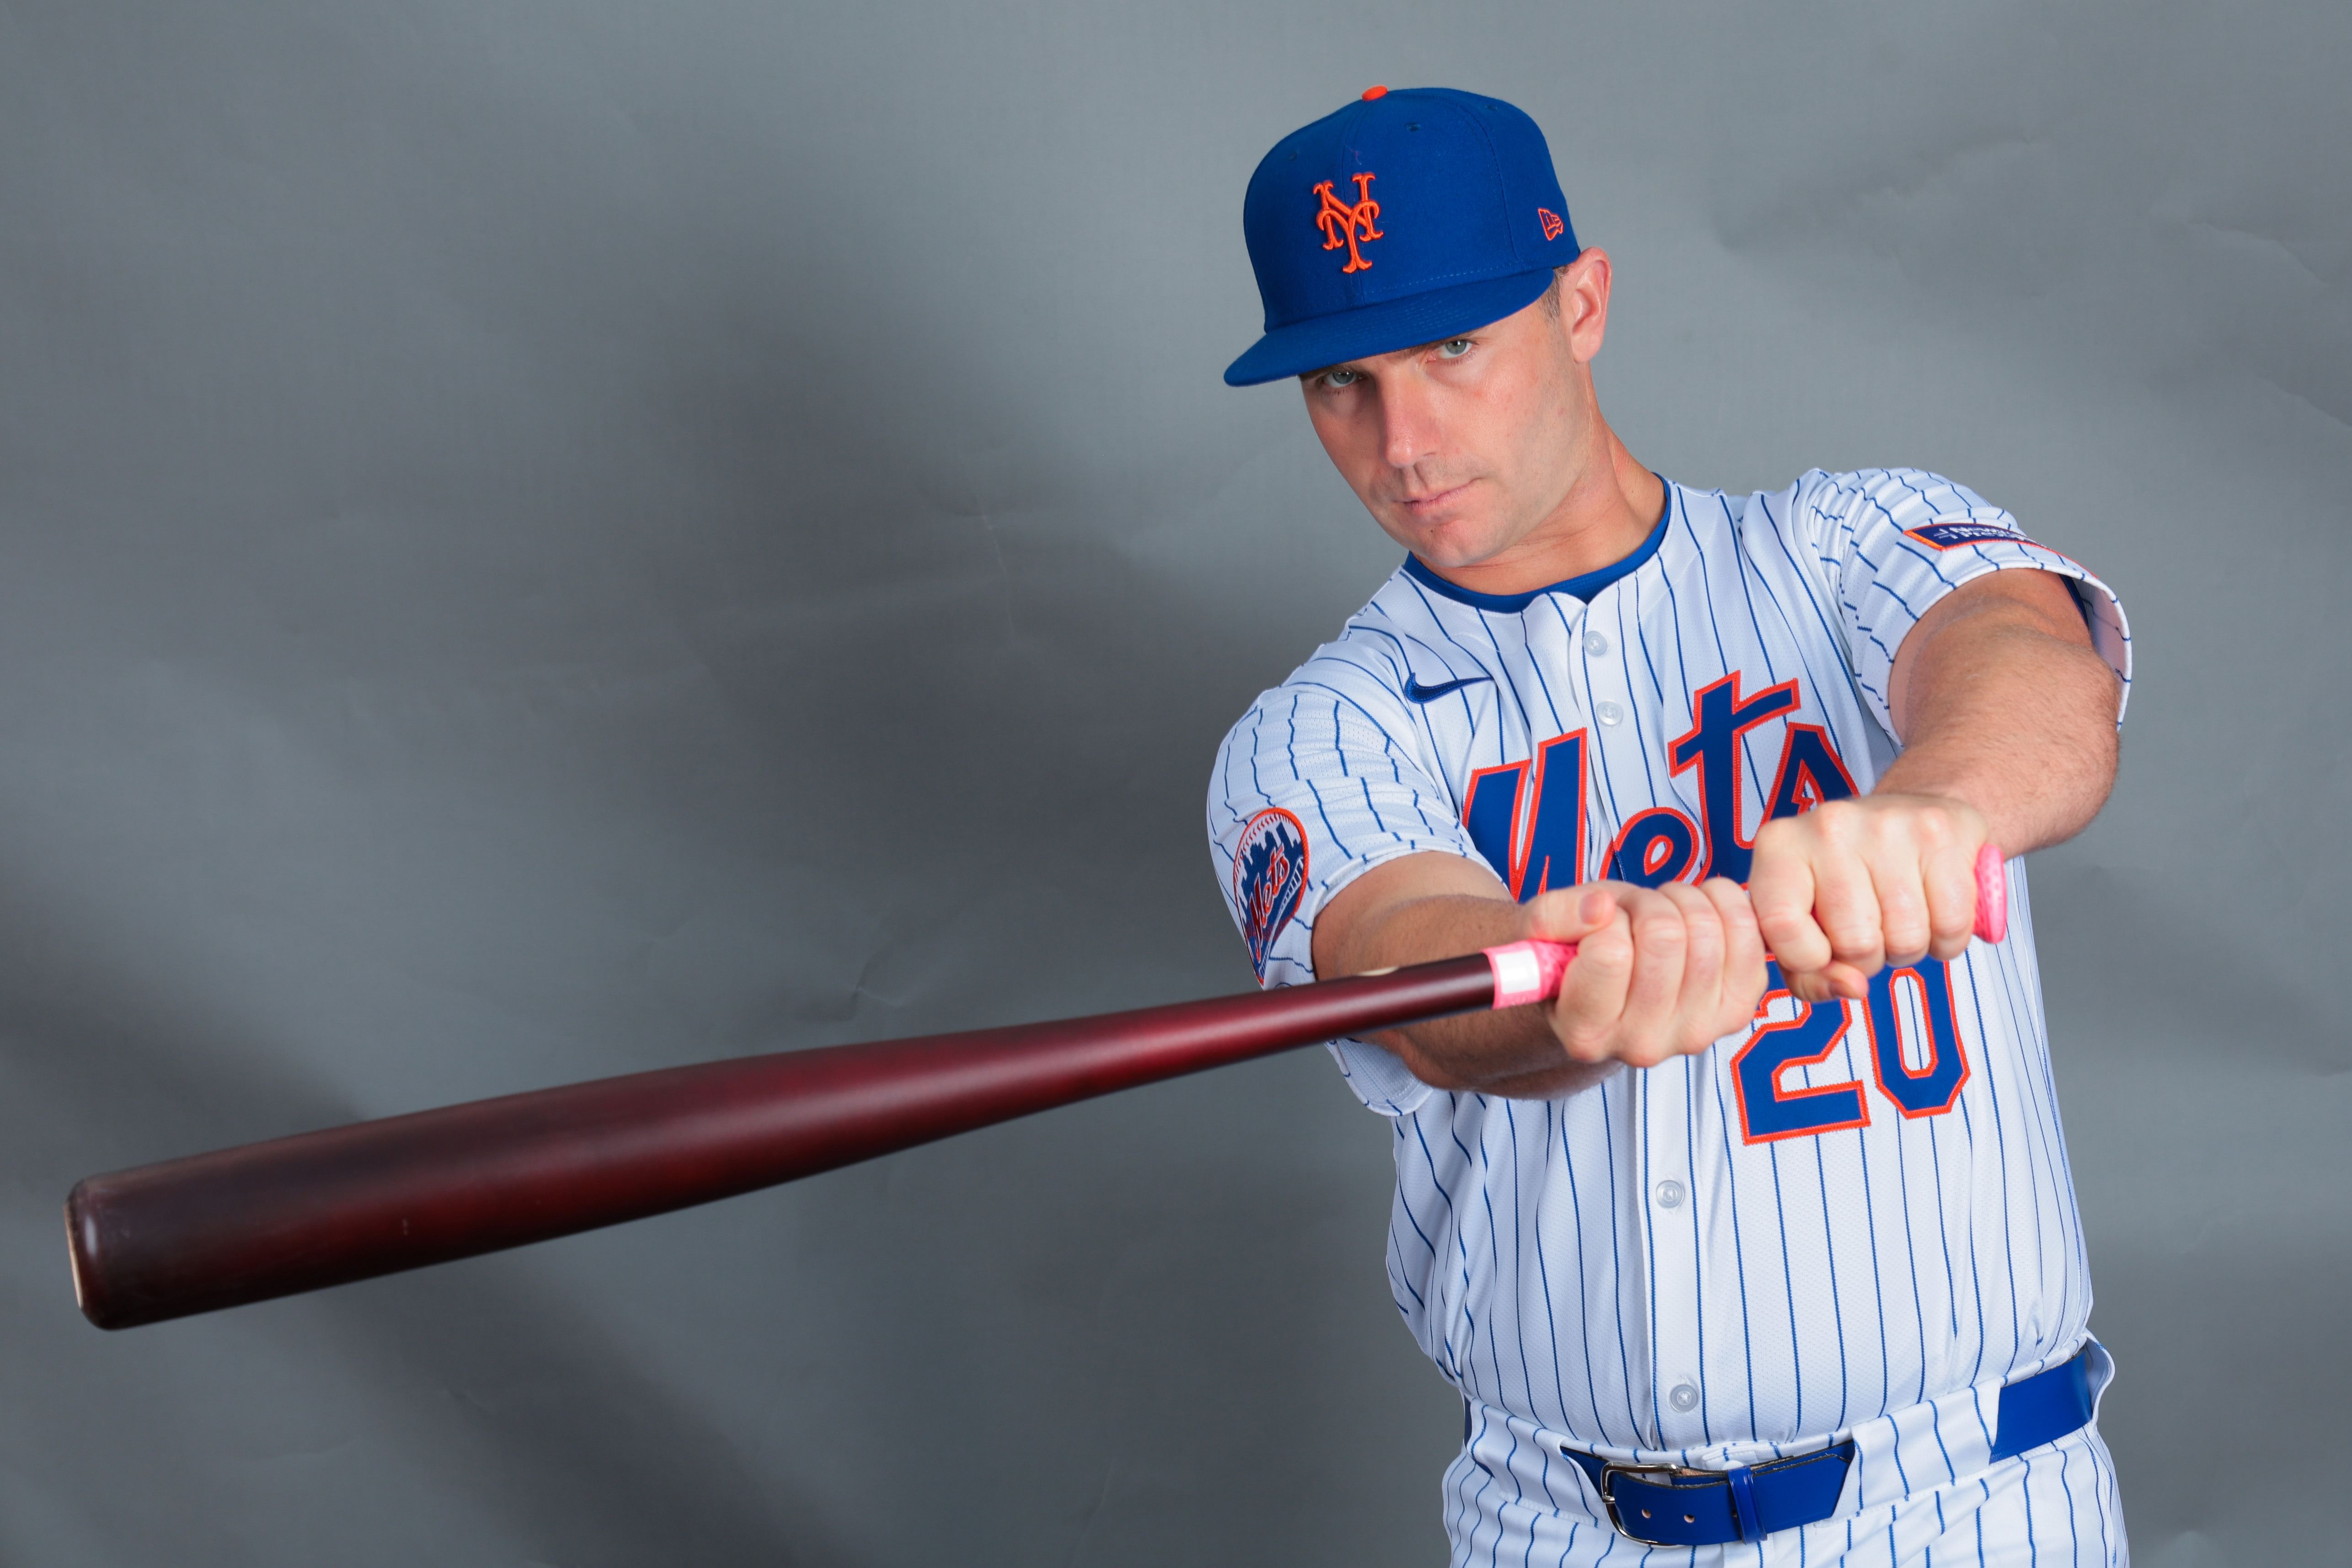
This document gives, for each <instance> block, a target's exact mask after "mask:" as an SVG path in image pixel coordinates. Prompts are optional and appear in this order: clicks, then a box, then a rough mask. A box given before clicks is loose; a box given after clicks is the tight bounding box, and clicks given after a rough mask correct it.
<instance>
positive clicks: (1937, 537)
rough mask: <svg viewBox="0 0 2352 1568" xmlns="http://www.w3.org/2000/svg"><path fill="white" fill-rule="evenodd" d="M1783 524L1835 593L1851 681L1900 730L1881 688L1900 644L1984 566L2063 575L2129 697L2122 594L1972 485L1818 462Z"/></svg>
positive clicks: (1913, 472) (1890, 727) (1911, 471)
mask: <svg viewBox="0 0 2352 1568" xmlns="http://www.w3.org/2000/svg"><path fill="white" fill-rule="evenodd" d="M1788 526H1789V527H1790V530H1791V531H1794V532H1795V533H1796V534H1797V535H1798V536H1799V537H1798V539H1797V541H1796V542H1797V544H1798V545H1799V546H1800V548H1801V549H1803V550H1805V551H1806V552H1809V554H1810V556H1811V561H1812V563H1815V564H1816V565H1817V567H1818V569H1819V571H1820V573H1821V576H1822V584H1823V585H1824V587H1825V588H1826V589H1827V590H1828V592H1829V593H1830V595H1832V598H1833V599H1834V600H1835V602H1836V604H1837V606H1838V611H1839V619H1840V621H1841V623H1842V630H1843V633H1844V636H1845V638H1846V644H1847V651H1848V657H1849V662H1850V663H1851V665H1852V667H1853V672H1854V679H1855V681H1856V683H1857V684H1858V685H1859V686H1860V687H1861V689H1862V692H1863V695H1864V698H1865V699H1866V700H1868V701H1869V703H1870V707H1871V711H1872V712H1873V713H1874V715H1875V716H1876V717H1877V719H1878V721H1879V723H1881V724H1882V725H1884V726H1885V728H1886V731H1887V732H1888V733H1889V734H1892V733H1894V731H1895V720H1894V715H1893V714H1892V713H1891V712H1890V711H1889V710H1888V708H1887V698H1886V693H1887V690H1888V689H1889V684H1890V681H1891V679H1892V677H1893V674H1894V669H1895V649H1897V648H1899V647H1902V646H1903V638H1904V637H1906V635H1907V634H1908V633H1909V632H1910V630H1911V627H1912V626H1914V625H1915V624H1916V622H1917V621H1918V619H1919V617H1920V616H1924V615H1926V614H1927V608H1928V606H1929V605H1933V604H1935V603H1936V602H1937V600H1939V599H1941V598H1942V597H1943V596H1944V595H1947V594H1948V593H1950V592H1951V591H1952V590H1953V589H1955V588H1957V587H1958V586H1959V585H1960V584H1963V583H1967V582H1969V581H1970V580H1972V579H1974V578H1977V577H1981V576H1983V575H1984V574H1987V573H1989V572H2017V571H2027V572H2051V573H2054V574H2057V575H2059V576H2061V577H2064V578H2066V579H2068V581H2069V582H2070V584H2072V586H2073V588H2074V597H2075V599H2076V601H2077V602H2078V603H2079V604H2080V605H2081V606H2082V610H2083V619H2084V623H2085V624H2086V625H2087V626H2089V627H2090V632H2091V645H2092V647H2095V648H2096V649H2097V650H2098V652H2099V655H2100V657H2101V658H2105V660H2106V661H2107V663H2108V665H2109V666H2111V667H2112V668H2114V670H2115V672H2116V677H2117V679H2120V680H2121V681H2122V683H2123V691H2122V697H2121V699H2120V700H2119V701H2118V703H2117V706H2116V721H2117V722H2118V723H2120V722H2122V721H2123V704H2124V703H2126V702H2128V701H2129V700H2130V698H2131V630H2130V627H2129V626H2128V624H2127V623H2126V621H2125V619H2124V608H2123V602H2122V601H2121V600H2119V599H2118V598H2116V595H2115V591H2114V590H2113V589H2111V588H2109V587H2108V586H2107V585H2106V584H2105V583H2102V582H2100V581H2099V580H2098V579H2097V578H2096V577H2094V576H2093V575H2091V574H2090V572H2089V571H2088V570H2086V569H2085V568H2084V566H2083V565H2082V563H2079V562H2077V561H2074V560H2073V559H2071V558H2069V557H2067V556H2064V555H2062V554H2060V553H2059V552H2056V551H2055V550H2052V549H2050V548H2049V547H2048V546H2047V545H2043V544H2039V543H2036V542H2034V541H2033V540H2032V539H2029V538H2027V537H2026V535H2025V533H2024V531H2022V530H2021V529H2020V528H2019V527H2018V525H2017V520H2016V519H2015V518H2013V517H2011V515H2010V514H2009V513H2008V512H2006V511H2004V510H2001V509H2000V507H1997V506H1994V505H1993V504H1992V503H1991V502H1990V501H1988V500H1985V499H1984V498H1983V497H1981V496H1979V495H1978V494H1977V493H1976V492H1975V491H1973V490H1971V489H1968V488H1967V487H1966V486H1963V485H1956V484H1954V483H1953V482H1952V481H1951V480H1949V479H1944V478H1943V477H1941V476H1940V475H1937V474H1930V473H1926V472H1923V471H1921V470H1919V469H1916V468H1874V469H1870V470H1867V471H1865V472H1863V473H1857V474H1827V473H1822V472H1820V471H1818V470H1816V471H1815V472H1813V473H1810V474H1808V475H1806V476H1805V478H1804V479H1802V480H1801V481H1800V482H1799V483H1798V486H1797V490H1796V495H1795V498H1794V500H1793V501H1792V503H1791V504H1790V508H1789V517H1788Z"/></svg>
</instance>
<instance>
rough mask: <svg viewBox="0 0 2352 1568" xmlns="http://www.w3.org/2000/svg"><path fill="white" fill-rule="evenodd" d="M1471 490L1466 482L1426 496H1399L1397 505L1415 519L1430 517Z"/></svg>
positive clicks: (1434, 491)
mask: <svg viewBox="0 0 2352 1568" xmlns="http://www.w3.org/2000/svg"><path fill="white" fill-rule="evenodd" d="M1469 489H1470V483H1469V481H1468V480H1465V481H1463V482H1462V483H1461V484H1458V485H1454V486H1453V487H1452V488H1451V489H1442V490H1433V491H1432V492H1431V493H1429V494H1428V495H1425V496H1399V497H1397V500H1396V504H1397V505H1399V506H1401V507H1402V508H1403V509H1404V510H1406V511H1407V512H1409V513H1411V514H1412V515H1413V516H1415V517H1428V516H1430V515H1432V514H1433V513H1434V512H1438V511H1442V510H1444V509H1445V508H1446V507H1449V506H1451V505H1453V504H1454V502H1455V501H1458V500H1461V499H1462V498H1463V497H1464V496H1465V494H1467V493H1468V492H1469Z"/></svg>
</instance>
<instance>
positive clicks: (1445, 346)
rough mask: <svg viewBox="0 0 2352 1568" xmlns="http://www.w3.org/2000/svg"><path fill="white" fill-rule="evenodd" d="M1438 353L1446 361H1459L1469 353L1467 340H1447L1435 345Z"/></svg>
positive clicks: (1468, 341)
mask: <svg viewBox="0 0 2352 1568" xmlns="http://www.w3.org/2000/svg"><path fill="white" fill-rule="evenodd" d="M1437 352H1438V353H1439V354H1440V355H1441V356H1443V357H1444V358H1446V359H1460V358H1461V357H1462V356H1463V355H1464V354H1466V353H1469V352H1470V340H1469V339H1468V338H1448V339H1446V340H1445V342H1442V343H1440V344H1438V345H1437Z"/></svg>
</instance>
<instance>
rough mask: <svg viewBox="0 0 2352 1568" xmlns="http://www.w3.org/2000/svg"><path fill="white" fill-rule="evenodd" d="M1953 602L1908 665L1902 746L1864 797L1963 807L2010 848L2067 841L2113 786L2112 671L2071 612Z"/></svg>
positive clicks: (2020, 850)
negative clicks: (2054, 614) (1917, 798)
mask: <svg viewBox="0 0 2352 1568" xmlns="http://www.w3.org/2000/svg"><path fill="white" fill-rule="evenodd" d="M2042 583H2044V584H2051V585H2053V586H2060V585H2059V584H2058V583H2057V580H2056V579H2053V578H2048V577H2043V578H2042ZM2062 591H2063V588H2062ZM1955 608H1956V609H1959V610H1960V611H1961V613H1958V614H1956V615H1954V616H1950V617H1949V618H1948V619H1946V620H1944V621H1943V622H1941V623H1940V624H1939V625H1937V626H1935V627H1934V628H1933V629H1932V631H1931V632H1930V635H1929V636H1928V637H1927V640H1926V642H1925V644H1924V646H1922V647H1919V648H1918V649H1917V651H1916V658H1915V659H1912V660H1908V661H1906V662H1907V663H1908V665H1909V668H1907V669H1906V672H1905V673H1906V677H1907V679H1906V680H1905V681H1904V682H1903V684H1902V685H1901V686H1900V687H1899V688H1898V689H1897V692H1896V715H1895V717H1896V724H1897V727H1898V729H1899V731H1901V732H1902V733H1903V734H1904V735H1905V736H1906V742H1907V743H1906V747H1905V750H1904V752H1903V754H1902V756H1901V757H1899V758H1897V759H1896V761H1895V763H1894V765H1893V766H1891V767H1889V768H1888V769H1887V770H1886V773H1885V775H1884V776H1882V777H1881V778H1880V780H1879V783H1878V786H1877V789H1876V790H1875V791H1874V793H1876V794H1902V795H1937V796H1942V797H1945V798H1948V799H1953V800H1959V801H1962V802H1965V803H1966V804H1968V805H1971V806H1973V807H1975V808H1976V810H1977V811H1978V812H1979V814H1981V815H1982V816H1983V817H1984V818H1985V821H1986V823H1987V825H1988V826H1989V827H1990V834H1991V837H1992V840H1993V842H1995V843H1997V844H1999V845H2000V846H2001V847H2003V848H2004V849H2006V850H2007V851H2008V852H2009V853H2011V854H2012V855H2021V854H2024V853H2025V852H2026V851H2028V850H2032V849H2039V848H2042V847H2044V846H2046V845H2051V844H2055V843H2058V842H2060V841H2061V840H2063V839H2066V838H2070V837H2074V835H2075V834H2077V833H2079V832H2081V831H2082V830H2083V828H2084V826H2086V825H2087V824H2088V823H2089V822H2090V820H2091V818H2092V817H2093V816H2095V815H2097V813H2098V810H2099V807H2100V806H2101V805H2104V804H2105V801H2106V798H2107V794H2108V791H2109V790H2110V789H2112V788H2113V787H2114V784H2115V776H2116V676H2115V672H2114V671H2113V670H2112V669H2110V668H2108V667H2107V664H2106V661H2105V659H2103V658H2100V657H2099V656H2098V655H2097V654H2096V653H2095V652H2093V651H2092V649H2091V648H2090V647H2088V646H2087V643H2086V641H2085V640H2079V639H2078V637H2077V636H2074V635H2068V634H2070V633H2078V632H2079V628H2080V626H2081V622H2080V620H2079V618H2075V619H2073V620H2072V625H2071V626H2070V625H2067V624H2065V623H2063V622H2061V623H2058V624H2056V625H2053V621H2052V618H2051V616H2050V615H2049V614H2048V612H2047V611H2046V610H2045V609H2044V608H2042V606H2040V605H2031V604H2025V603H2021V602H2018V601H2016V600H2012V599H2009V598H1990V599H1987V600H1985V601H1984V602H1982V603H1980V604H1975V605H1968V606H1966V607H1965V608H1964V609H1963V608H1962V607H1961V606H1958V605H1956V606H1955ZM2064 613H2065V615H2066V616H2069V617H2073V616H2074V610H2073V607H2072V605H2068V606H2067V607H2066V610H2065V612H2064ZM1915 635H1916V634H1915ZM1907 651H1910V650H1909V649H1907V648H1906V652H1907Z"/></svg>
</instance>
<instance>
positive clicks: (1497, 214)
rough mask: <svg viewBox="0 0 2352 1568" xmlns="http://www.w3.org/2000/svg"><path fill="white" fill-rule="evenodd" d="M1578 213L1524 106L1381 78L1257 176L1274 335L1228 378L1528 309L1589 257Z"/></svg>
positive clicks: (1386, 347)
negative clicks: (1394, 85)
mask: <svg viewBox="0 0 2352 1568" xmlns="http://www.w3.org/2000/svg"><path fill="white" fill-rule="evenodd" d="M1375 191H1377V193H1378V194H1377V195H1375ZM1351 196H1352V199H1350V197H1351ZM1567 213H1568V203H1567V201H1566V199H1565V198H1563V197H1562V196H1561V195H1560V192H1559V180H1558V178H1557V177H1556V176H1555V175H1554V174H1553V173H1552V166H1551V150H1550V149H1549V147H1547V146H1546V145H1545V143H1544V138H1543V132H1541V131H1539V130H1538V129H1537V128H1536V123H1535V121H1532V120H1530V119H1528V117H1527V116H1526V115H1525V114H1523V113H1521V112H1520V111H1519V110H1517V109H1515V108H1513V107H1512V106H1511V105H1509V104H1507V103H1505V102H1503V101H1502V100H1499V99H1493V98H1481V97H1479V96H1477V95H1476V94H1475V93H1467V92H1456V91H1454V89H1450V88H1402V89H1397V90H1395V91H1393V92H1391V90H1389V89H1387V88H1384V87H1376V88H1372V89H1369V90H1368V91H1366V92H1365V94H1364V95H1363V97H1362V98H1360V99H1359V100H1357V101H1355V102H1353V103H1351V104H1349V105H1348V106H1347V107H1346V108H1345V109H1342V110H1339V111H1338V112H1337V113H1334V114H1328V115H1326V116H1325V117H1324V118H1322V119H1321V120H1318V121H1316V122H1315V123H1314V124H1312V125H1308V126H1306V127H1303V128H1302V129H1300V130H1298V131H1295V132H1292V133H1291V134H1290V135H1288V136H1286V137H1284V138H1283V139H1282V141H1281V142H1277V143H1276V145H1275V148H1274V151H1272V152H1271V153H1267V154H1266V155H1265V159H1264V160H1263V161H1262V162H1260V163H1259V164H1258V166H1257V173H1256V174H1254V175H1252V176H1251V178H1250V184H1249V195H1248V196H1247V197H1246V198H1245V199H1244V203H1243V206H1242V229H1243V233H1244V237H1246V238H1247V240H1248V242H1249V253H1250V264H1251V266H1252V267H1253V268H1255V269H1256V272H1257V286H1258V295H1259V298H1260V299H1261V300H1263V302H1264V303H1265V336H1264V337H1262V338H1260V339H1259V340H1258V341H1257V342H1256V343H1255V345H1253V346H1252V347H1251V349H1250V350H1249V352H1248V353H1244V354H1243V355H1242V356H1241V358H1239V359H1237V360H1235V361H1234V363H1233V364H1232V366H1231V367H1230V368H1228V369H1227V370H1226V372H1225V380H1226V381H1227V382H1229V383H1231V384H1234V385H1235V386H1246V385H1252V384H1256V383H1259V382H1265V381H1275V380H1278V379H1280V378H1281V377H1283V376H1288V375H1299V374H1305V373H1306V372H1307V371H1311V370H1319V369H1321V368H1322V367H1323V366H1325V365H1328V364H1337V363H1339V362H1340V361H1342V360H1350V359H1360V358H1363V357H1365V356H1367V355H1370V354H1380V353H1392V352H1393V351H1395V350H1397V349H1403V348H1411V347H1412V346H1413V345H1414V344H1416V343H1425V342H1434V341H1436V340H1438V339H1440V338H1444V337H1448V336H1451V335H1453V334H1454V333H1458V332H1465V331H1471V330H1472V329H1474V328H1477V327H1483V326H1485V325H1486V324H1487V323H1488V322H1490V321H1500V320H1501V319H1502V318H1503V317H1505V316H1507V315H1510V314H1511V313H1512V312H1514V311H1516V310H1523V309H1525V308H1526V307H1527V306H1528V305H1529V304H1531V303H1533V302H1534V300H1535V299H1536V297H1537V296H1538V295H1539V294H1541V293H1542V292H1543V290H1544V289H1545V288H1546V287H1547V286H1548V285H1549V282H1550V280H1551V275H1552V269H1553V268H1556V267H1559V266H1561V265H1563V264H1564V263H1567V262H1570V261H1573V260H1575V259H1576V255H1577V251H1578V248H1579V247H1578V245H1577V242H1576V233H1575V230H1574V229H1573V227H1571V226H1570V223H1569V221H1568V216H1567ZM1375 242H1377V244H1375Z"/></svg>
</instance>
